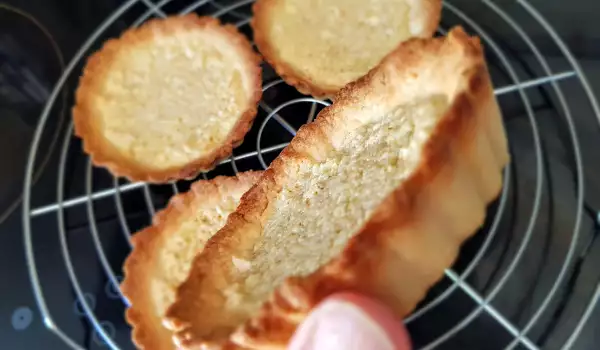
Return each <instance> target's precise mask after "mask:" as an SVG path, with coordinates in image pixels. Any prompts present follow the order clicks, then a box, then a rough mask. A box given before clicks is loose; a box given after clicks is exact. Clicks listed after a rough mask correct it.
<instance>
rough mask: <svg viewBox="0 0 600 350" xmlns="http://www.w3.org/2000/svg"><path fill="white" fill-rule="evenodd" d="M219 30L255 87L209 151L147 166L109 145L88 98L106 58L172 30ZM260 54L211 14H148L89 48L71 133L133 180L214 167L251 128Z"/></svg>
mask: <svg viewBox="0 0 600 350" xmlns="http://www.w3.org/2000/svg"><path fill="white" fill-rule="evenodd" d="M206 29H210V30H213V31H218V33H219V34H220V35H222V36H223V38H226V39H227V40H228V41H229V43H228V44H229V45H231V46H233V47H235V48H236V50H237V51H238V53H239V54H240V61H241V62H243V63H244V65H245V70H246V74H247V75H248V76H249V77H250V80H251V82H252V83H251V84H252V86H253V92H252V94H251V96H249V98H248V104H247V108H246V110H245V111H244V112H243V113H242V114H241V115H240V117H239V120H238V121H237V123H236V124H235V126H234V127H233V128H232V129H231V131H230V132H229V134H228V136H227V138H226V140H225V141H224V142H223V143H222V144H221V145H220V146H219V147H216V148H215V149H213V150H212V151H211V152H210V153H208V154H205V155H203V156H201V157H200V158H198V159H195V160H193V161H191V162H189V163H188V164H186V165H185V166H182V167H179V166H178V167H171V168H167V169H159V170H157V169H148V168H147V167H144V166H142V165H140V164H138V163H136V162H135V161H133V160H131V159H129V158H127V157H125V156H123V155H122V154H121V153H120V152H119V151H118V150H117V149H116V148H115V147H114V146H113V145H111V144H110V143H109V142H108V141H107V140H106V139H105V138H104V136H103V135H102V134H101V133H100V132H99V130H98V128H97V127H95V125H94V123H93V122H94V115H93V108H91V106H92V101H93V98H94V96H95V94H96V92H97V91H98V89H99V87H100V84H102V82H103V80H104V77H105V76H106V74H107V72H108V71H109V70H110V63H111V62H112V61H113V60H114V59H115V57H116V55H117V54H118V53H119V52H120V51H121V50H124V49H127V48H128V47H131V46H134V45H140V44H143V43H146V42H152V40H154V38H155V37H156V36H157V35H159V34H160V35H165V36H167V35H170V34H173V33H177V32H179V31H192V30H206ZM260 62H261V58H260V57H259V56H258V55H257V54H256V53H255V52H254V51H253V49H252V45H251V44H250V42H249V41H248V40H247V39H246V37H245V36H244V35H243V34H241V33H240V32H238V30H237V28H236V27H234V26H232V25H221V24H220V23H219V21H218V20H217V19H215V18H212V17H198V16H197V15H195V14H190V15H186V16H178V17H168V18H165V19H152V20H149V21H147V22H146V23H144V24H143V25H142V26H140V27H138V28H133V29H129V30H127V31H126V32H124V33H123V35H122V36H121V37H120V38H118V39H111V40H108V41H107V42H106V43H105V44H104V46H103V47H102V49H100V50H99V51H97V52H95V53H94V54H92V55H91V56H90V57H89V59H88V61H87V63H86V66H85V68H84V70H83V74H82V76H81V79H80V81H79V86H78V88H77V91H76V95H75V106H74V107H73V122H74V128H75V135H77V136H78V137H80V138H81V139H82V141H83V149H84V151H85V152H86V153H88V154H89V155H90V157H91V159H92V162H93V163H94V164H95V165H97V166H102V167H105V168H107V169H108V170H109V171H110V172H111V173H113V174H115V175H118V176H124V177H127V178H128V179H129V180H132V181H147V182H151V183H164V182H169V181H171V180H177V179H183V178H186V179H187V178H191V177H194V176H195V175H197V174H198V173H199V172H200V171H208V170H210V169H212V168H214V167H215V166H216V165H217V164H218V163H219V162H220V161H222V160H223V159H225V158H227V157H228V156H230V155H231V153H232V150H233V148H234V147H236V146H238V145H239V144H241V143H242V141H243V139H244V136H245V135H246V133H247V132H248V130H250V128H251V126H252V123H253V121H254V117H255V116H256V113H257V105H258V102H259V101H260V98H261V96H262V88H261V84H262V71H261V68H260Z"/></svg>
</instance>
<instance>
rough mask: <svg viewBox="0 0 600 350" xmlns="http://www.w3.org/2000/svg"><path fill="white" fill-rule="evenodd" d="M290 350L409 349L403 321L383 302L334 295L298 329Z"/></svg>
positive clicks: (349, 295) (356, 296)
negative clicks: (382, 303)
mask: <svg viewBox="0 0 600 350" xmlns="http://www.w3.org/2000/svg"><path fill="white" fill-rule="evenodd" d="M288 349H289V350H337V349H345V350H359V349H360V350H363V349H372V350H410V349H411V345H410V340H409V337H408V333H407V332H406V329H405V328H404V326H403V324H402V322H401V321H400V320H398V319H396V318H395V317H394V315H393V314H392V313H391V312H390V311H389V310H388V309H387V308H386V307H385V306H383V305H381V304H380V303H378V302H376V301H374V300H372V299H369V298H366V297H364V296H360V295H356V294H339V295H335V296H333V297H331V298H329V299H327V300H325V301H324V302H322V303H321V304H320V305H318V306H317V307H316V308H315V309H314V310H313V311H312V312H311V313H310V315H309V316H308V317H307V318H306V320H305V321H304V322H303V323H302V324H301V325H300V327H298V329H297V330H296V333H295V334H294V336H293V337H292V341H291V342H290V345H289V347H288Z"/></svg>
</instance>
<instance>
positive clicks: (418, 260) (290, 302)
mask: <svg viewBox="0 0 600 350" xmlns="http://www.w3.org/2000/svg"><path fill="white" fill-rule="evenodd" d="M440 75H441V76H440ZM419 76H421V77H419ZM457 77H458V78H457ZM430 80H431V81H430ZM414 81H426V82H427V85H417V86H415V85H414V84H413V82H414ZM427 89H430V90H431V91H427ZM436 92H437V93H440V92H441V93H447V94H448V97H449V99H450V107H449V108H448V110H447V111H446V113H445V114H444V115H443V116H442V118H441V120H440V121H439V122H438V123H437V125H436V126H435V128H434V130H433V132H432V133H431V134H430V136H429V138H428V141H427V142H426V143H425V145H424V146H423V148H422V153H421V154H422V156H421V158H420V163H419V165H418V167H417V168H416V169H415V170H414V171H413V172H412V173H411V174H410V175H409V177H408V178H407V179H406V180H405V181H404V182H403V183H402V184H401V185H400V186H399V187H397V188H396V189H395V190H394V191H393V192H392V193H391V194H390V195H389V196H388V197H387V198H386V199H385V200H384V201H383V202H382V203H381V204H380V205H379V206H378V207H377V209H376V210H375V211H374V213H373V214H372V215H371V216H370V217H369V219H368V220H367V222H366V224H365V225H364V226H363V227H362V228H361V229H360V230H358V232H357V233H356V234H354V235H353V237H352V238H351V239H350V240H349V242H348V243H347V244H346V246H345V248H344V250H343V251H342V253H341V254H340V255H338V256H337V257H335V258H333V259H332V260H331V261H330V262H328V263H327V264H325V265H323V266H322V267H321V268H319V269H318V270H317V271H315V272H313V273H311V274H310V275H308V276H306V277H289V278H287V280H286V281H285V282H284V283H283V284H282V285H280V286H279V287H278V288H277V289H276V290H275V292H274V293H273V294H272V295H271V297H270V299H269V300H268V301H267V302H265V303H264V304H263V306H262V307H261V309H260V311H259V312H257V313H255V314H253V315H251V317H250V319H246V318H245V316H242V317H238V316H236V315H229V314H227V315H228V317H231V320H230V322H228V323H227V324H226V325H211V324H210V322H208V321H206V320H203V319H200V316H199V315H202V314H203V311H206V310H207V309H205V308H207V307H210V308H214V309H215V310H219V309H218V308H219V305H222V303H223V302H224V301H223V300H222V298H219V297H217V295H219V294H218V293H215V292H214V291H218V290H222V289H223V288H225V287H227V285H228V283H229V281H228V278H229V277H228V276H231V275H233V274H234V272H232V271H231V267H230V266H231V263H228V261H227V259H231V256H232V255H233V256H242V257H243V256H244V254H246V252H247V249H248V247H252V245H253V242H255V241H256V240H257V239H258V237H260V235H261V227H262V225H263V224H264V222H265V221H264V220H266V216H267V215H268V214H267V212H268V210H267V208H268V207H269V205H270V204H271V202H272V201H273V200H274V199H275V198H276V196H277V194H278V192H279V191H280V190H281V188H282V185H283V184H284V183H285V181H286V174H288V173H289V172H291V171H293V169H294V167H296V166H297V164H298V161H299V160H301V159H316V160H319V156H321V155H322V154H323V152H322V150H323V149H326V148H328V147H333V146H332V143H335V142H336V140H339V138H340V135H342V134H343V133H344V132H345V131H344V129H345V128H346V130H347V128H348V127H349V126H348V125H350V124H352V123H353V122H354V120H356V119H359V118H360V114H359V112H360V110H361V108H364V106H365V105H370V104H383V105H385V104H391V105H394V104H398V103H401V102H403V101H404V102H407V101H406V99H410V98H411V97H410V96H414V95H415V94H417V96H422V95H428V94H435V93H436ZM419 94H421V95H419ZM508 159H509V156H508V150H507V143H506V138H505V135H504V129H503V126H502V123H501V116H500V111H499V108H498V106H497V103H496V100H495V98H494V95H493V89H492V85H491V82H490V79H489V76H488V72H487V68H486V66H485V62H484V58H483V50H482V48H481V46H480V43H479V40H478V39H476V38H471V37H469V36H468V35H467V34H466V33H465V32H464V31H463V30H462V28H458V29H454V30H453V31H451V32H450V34H449V35H448V37H447V38H437V39H428V40H420V39H413V40H410V41H408V42H406V43H405V44H404V45H401V46H400V47H399V48H398V49H397V50H396V51H394V52H392V53H391V54H390V55H388V56H387V57H386V58H385V59H384V60H383V61H382V63H381V64H380V65H379V66H378V67H376V68H375V69H373V70H372V71H371V72H369V74H367V75H366V76H365V77H363V78H361V79H359V80H358V81H357V82H354V83H351V84H349V85H348V86H346V87H345V88H344V89H342V90H341V91H340V92H339V93H338V94H337V95H336V98H335V103H334V104H333V105H331V106H330V107H328V108H326V109H324V110H323V111H322V112H321V114H320V115H319V116H318V118H317V119H316V121H315V122H313V123H312V124H309V125H306V126H304V127H302V128H301V129H300V131H298V133H297V135H296V137H295V138H294V139H293V140H292V142H291V143H290V145H289V146H288V147H287V148H286V149H285V150H284V151H283V152H282V153H281V154H280V156H279V157H278V158H276V159H275V161H273V163H272V164H271V166H270V167H269V169H267V170H266V171H265V173H264V175H263V177H262V178H261V179H260V180H259V181H258V183H257V184H256V185H255V186H254V187H253V188H252V189H251V190H250V191H248V192H247V193H246V194H245V195H244V196H243V198H242V201H241V203H240V206H239V207H238V209H237V210H236V211H235V212H234V213H232V214H231V215H230V216H229V218H228V221H227V224H226V225H225V226H224V227H223V229H221V230H220V231H219V232H218V233H217V234H216V235H215V236H214V237H213V239H211V240H210V241H209V242H208V243H207V245H206V247H205V249H204V251H203V252H202V254H199V255H198V256H197V257H196V258H195V260H194V263H193V267H192V270H191V272H190V274H189V276H188V280H187V281H186V282H184V283H183V284H182V285H181V286H180V287H179V289H178V293H177V294H178V295H177V301H176V302H175V303H174V304H173V305H172V306H171V307H170V308H169V310H168V311H167V313H166V316H167V317H166V320H165V321H166V325H167V326H168V327H170V328H171V329H173V330H174V331H176V333H175V339H176V340H177V342H178V344H179V345H180V346H181V347H183V348H185V349H197V348H200V347H202V346H206V347H210V346H214V347H215V348H223V349H284V348H285V347H286V344H287V343H288V341H289V339H290V337H291V336H292V334H293V332H294V331H295V329H296V327H297V326H298V325H299V324H300V323H301V322H302V320H304V318H305V317H306V316H307V314H308V313H309V312H310V310H311V309H312V308H313V307H315V306H316V305H317V304H318V303H320V302H321V301H322V300H323V299H325V298H326V297H328V296H330V295H332V294H335V293H338V292H348V291H350V292H357V293H360V294H364V295H367V296H370V297H374V298H377V299H379V300H381V301H383V302H384V303H386V304H387V305H388V306H389V307H390V308H391V309H392V310H393V311H394V312H395V313H396V314H397V315H398V316H399V317H403V316H406V315H407V314H408V313H409V312H410V311H411V310H413V309H414V307H415V306H416V304H417V302H418V301H419V300H421V299H422V298H423V297H424V295H425V293H426V291H427V290H428V288H429V287H430V286H431V285H433V284H434V283H435V282H436V281H437V280H438V279H439V278H440V277H441V276H442V275H443V271H444V269H445V268H447V267H448V266H450V265H451V264H452V262H453V261H454V260H455V258H456V256H457V254H458V250H459V248H460V245H461V243H462V242H464V240H465V239H466V238H467V237H469V236H470V235H471V234H473V233H474V232H475V230H476V229H477V227H479V226H480V225H481V224H482V223H483V219H484V215H485V207H486V204H487V203H489V202H490V201H491V200H492V199H493V198H495V196H497V194H498V193H499V191H500V188H501V186H502V180H501V178H502V177H501V169H502V168H503V166H504V165H505V164H506V163H507V162H508ZM240 232H244V236H243V237H241V235H240ZM215 266H224V267H222V268H220V269H219V270H218V271H215V270H214V269H215ZM216 275H218V276H216ZM211 310H212V309H211ZM221 312H223V313H225V312H226V311H221ZM207 322H208V323H207ZM236 322H239V323H237V324H236ZM231 325H235V326H231ZM203 327H204V328H203ZM206 327H212V330H207V329H206Z"/></svg>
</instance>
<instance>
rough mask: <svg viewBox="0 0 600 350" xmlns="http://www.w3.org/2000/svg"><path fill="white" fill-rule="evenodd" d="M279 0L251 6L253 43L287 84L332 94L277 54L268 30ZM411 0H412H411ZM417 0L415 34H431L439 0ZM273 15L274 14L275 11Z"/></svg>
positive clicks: (324, 95) (322, 95)
mask: <svg viewBox="0 0 600 350" xmlns="http://www.w3.org/2000/svg"><path fill="white" fill-rule="evenodd" d="M278 1H281V0H257V1H256V2H255V3H254V5H253V7H252V10H253V14H254V16H253V17H252V21H251V22H250V24H251V26H252V29H253V31H254V42H255V43H256V47H257V48H258V50H259V51H260V53H261V55H262V56H263V57H264V59H265V61H267V62H268V63H269V64H270V65H271V66H272V67H273V69H274V70H275V71H276V72H277V74H278V75H279V76H280V77H281V78H282V79H283V80H284V81H285V82H286V83H287V84H289V85H291V86H293V87H295V88H296V89H297V90H298V91H299V92H301V93H303V94H306V95H311V96H314V97H315V98H329V97H332V96H334V95H335V94H336V93H337V92H338V89H331V88H327V87H324V86H320V85H319V84H317V83H316V82H314V81H312V80H311V79H310V78H309V77H306V76H303V75H302V74H301V73H300V72H298V71H297V70H295V69H294V68H292V67H291V66H290V65H289V64H288V63H286V62H285V61H284V60H282V59H281V58H280V57H279V56H278V55H277V48H276V47H275V46H274V45H273V44H272V43H271V41H270V40H269V35H268V31H269V29H270V21H271V19H270V18H271V16H272V12H273V9H274V6H275V4H276V3H277V2H278ZM413 1H414V0H413ZM416 1H420V2H421V4H420V6H421V11H419V12H420V15H421V16H422V18H424V19H425V23H426V24H425V25H424V26H423V27H422V28H420V29H421V30H420V31H421V34H420V35H418V37H423V38H425V37H430V36H432V35H433V34H434V33H435V31H436V29H437V26H438V23H439V22H440V17H441V10H442V1H441V0H425V1H421V0H416ZM275 16H276V14H275Z"/></svg>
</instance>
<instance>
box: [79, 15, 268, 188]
mask: <svg viewBox="0 0 600 350" xmlns="http://www.w3.org/2000/svg"><path fill="white" fill-rule="evenodd" d="M261 95H262V90H261V68H260V58H259V56H258V55H257V54H256V53H255V52H254V51H253V49H252V46H251V44H250V43H249V42H248V40H247V39H246V37H245V36H244V35H242V34H241V33H239V32H238V31H237V30H236V28H235V27H233V26H231V25H221V24H220V23H219V21H218V20H217V19H214V18H212V17H198V16H196V15H187V16H181V17H169V18H166V19H155V20H150V21H148V22H146V23H145V24H143V25H142V26H140V27H139V28H136V29H130V30H128V31H126V32H125V33H124V34H123V35H122V36H121V37H120V38H118V39H113V40H109V41H108V42H106V43H105V44H104V46H103V47H102V49H101V50H100V51H98V52H96V53H94V54H93V55H92V56H91V57H90V58H89V60H88V61H87V64H86V66H85V68H84V71H83V76H82V77H81V80H80V82H79V87H78V88H77V92H76V98H75V99H76V102H75V106H74V107H73V119H74V124H75V134H76V135H77V136H79V137H81V138H82V139H83V148H84V150H85V151H86V152H87V153H88V154H89V155H90V156H91V159H92V162H93V163H94V164H95V165H98V166H103V167H106V168H107V169H108V170H109V171H111V172H112V173H113V174H114V175H117V176H125V177H127V178H129V179H130V180H135V181H148V182H154V183H161V182H167V181H170V180H174V179H180V178H189V177H193V176H195V175H196V174H197V173H198V172H200V171H206V170H210V169H212V168H213V167H214V166H215V165H216V164H217V163H218V162H219V161H221V160H223V159H224V158H226V157H228V156H229V155H231V152H232V149H233V147H235V146H237V145H239V144H240V143H241V142H242V140H243V138H244V135H245V134H246V132H247V131H248V130H249V129H250V127H251V125H252V122H253V120H254V117H255V116H256V108H257V107H256V106H257V104H258V101H259V100H260V98H261Z"/></svg>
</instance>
